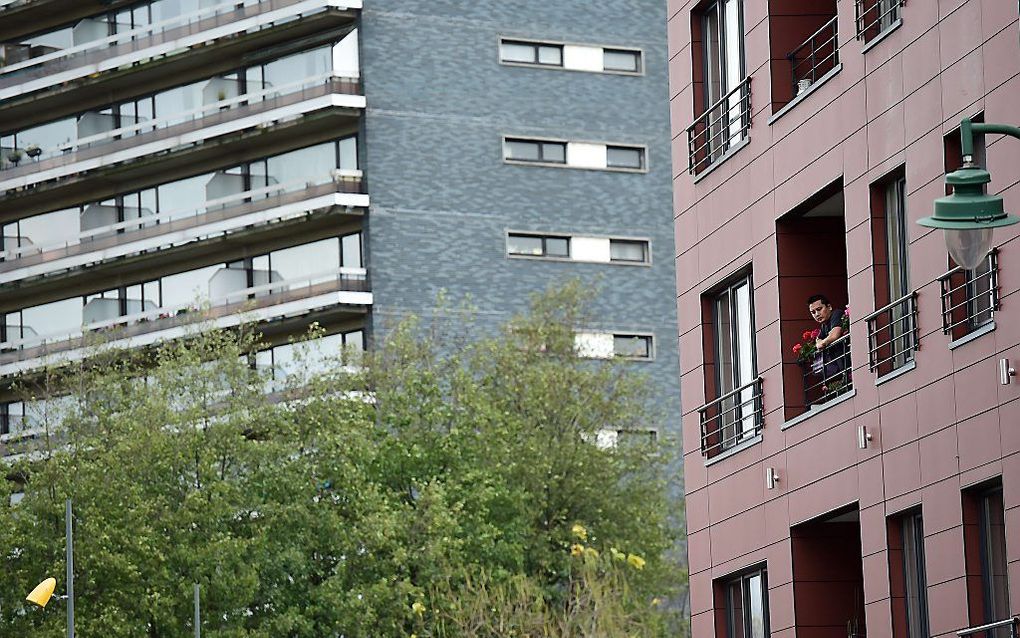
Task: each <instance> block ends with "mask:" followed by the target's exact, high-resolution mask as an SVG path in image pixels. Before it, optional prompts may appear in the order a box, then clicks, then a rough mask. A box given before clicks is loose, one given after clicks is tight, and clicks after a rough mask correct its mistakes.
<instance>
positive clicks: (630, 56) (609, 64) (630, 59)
mask: <svg viewBox="0 0 1020 638" xmlns="http://www.w3.org/2000/svg"><path fill="white" fill-rule="evenodd" d="M602 66H603V67H604V68H605V69H606V70H607V71H629V72H632V73H637V72H638V71H640V70H641V53H640V52H638V51H621V50H618V49H606V50H605V53H604V55H603V60H602Z"/></svg>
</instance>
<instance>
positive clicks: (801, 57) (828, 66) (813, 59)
mask: <svg viewBox="0 0 1020 638" xmlns="http://www.w3.org/2000/svg"><path fill="white" fill-rule="evenodd" d="M837 19H838V16H834V17H833V18H832V19H831V20H829V21H828V22H826V23H825V24H824V25H822V27H821V28H820V29H818V30H817V31H815V32H814V33H812V34H811V35H810V36H809V37H808V39H807V40H805V41H804V43H803V44H801V45H800V46H799V47H797V48H796V49H794V50H793V51H791V52H790V53H788V54H787V56H786V59H787V60H789V61H790V75H791V79H792V81H793V83H792V95H793V97H794V99H795V100H796V99H797V98H800V97H803V96H805V95H807V93H808V92H810V90H811V88H812V87H813V86H814V85H815V84H818V83H819V82H821V81H823V78H827V77H828V74H829V73H831V72H833V71H834V70H835V69H836V67H837V66H838V65H839V34H838V32H837V26H836V23H837Z"/></svg>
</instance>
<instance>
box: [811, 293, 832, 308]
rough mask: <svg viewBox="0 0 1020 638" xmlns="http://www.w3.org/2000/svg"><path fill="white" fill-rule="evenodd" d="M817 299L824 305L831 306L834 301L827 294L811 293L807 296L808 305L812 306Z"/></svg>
mask: <svg viewBox="0 0 1020 638" xmlns="http://www.w3.org/2000/svg"><path fill="white" fill-rule="evenodd" d="M816 301H820V302H822V305H823V306H831V305H832V303H831V302H830V301H829V298H828V297H826V296H825V295H811V296H810V297H808V298H807V305H809V306H810V305H811V304H813V303H814V302H816Z"/></svg>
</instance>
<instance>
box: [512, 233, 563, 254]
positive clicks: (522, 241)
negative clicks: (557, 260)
mask: <svg viewBox="0 0 1020 638" xmlns="http://www.w3.org/2000/svg"><path fill="white" fill-rule="evenodd" d="M507 251H508V252H509V253H510V254H511V255H524V256H529V257H561V258H569V257H570V238H569V237H558V236H554V235H523V234H515V233H511V234H510V235H509V236H508V238H507Z"/></svg>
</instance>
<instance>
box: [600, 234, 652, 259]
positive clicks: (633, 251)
mask: <svg viewBox="0 0 1020 638" xmlns="http://www.w3.org/2000/svg"><path fill="white" fill-rule="evenodd" d="M609 260H610V261H625V262H633V263H647V262H648V242H647V241H640V240H636V239H610V240H609Z"/></svg>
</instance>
